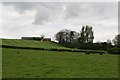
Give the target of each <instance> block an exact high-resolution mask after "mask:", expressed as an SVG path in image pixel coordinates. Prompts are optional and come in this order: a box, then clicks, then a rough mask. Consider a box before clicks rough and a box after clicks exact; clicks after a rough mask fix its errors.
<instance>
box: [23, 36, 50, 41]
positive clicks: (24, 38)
mask: <svg viewBox="0 0 120 80" xmlns="http://www.w3.org/2000/svg"><path fill="white" fill-rule="evenodd" d="M21 39H23V40H39V41H51V38H43V39H42V38H41V37H22V38H21Z"/></svg>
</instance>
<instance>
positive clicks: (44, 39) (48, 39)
mask: <svg viewBox="0 0 120 80" xmlns="http://www.w3.org/2000/svg"><path fill="white" fill-rule="evenodd" d="M42 41H51V38H43V39H42Z"/></svg>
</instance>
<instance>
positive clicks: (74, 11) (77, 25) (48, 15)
mask: <svg viewBox="0 0 120 80" xmlns="http://www.w3.org/2000/svg"><path fill="white" fill-rule="evenodd" d="M117 8H118V5H117V3H115V2H4V3H3V26H4V27H3V32H7V33H8V32H10V33H12V34H13V33H14V35H15V36H16V35H18V34H20V36H22V35H23V36H24V35H25V34H26V35H27V36H28V35H34V36H35V35H37V34H42V33H44V34H45V35H47V36H54V34H55V33H56V32H57V31H59V30H60V29H65V28H67V29H71V30H75V31H77V32H79V31H80V29H81V26H84V25H90V26H93V29H94V32H95V41H98V40H106V39H109V38H113V37H114V35H115V34H117V29H118V25H117V18H118V16H117V14H118V12H117ZM8 13H9V15H8ZM8 25H9V26H8ZM20 27H21V28H20ZM13 29H14V30H15V31H12V30H13ZM26 30H28V31H26ZM39 31H40V32H39ZM21 32H22V33H23V34H21ZM30 32H33V34H31V33H30ZM52 32H53V33H52ZM103 34H104V35H103ZM4 35H5V34H4ZM6 37H7V35H6Z"/></svg>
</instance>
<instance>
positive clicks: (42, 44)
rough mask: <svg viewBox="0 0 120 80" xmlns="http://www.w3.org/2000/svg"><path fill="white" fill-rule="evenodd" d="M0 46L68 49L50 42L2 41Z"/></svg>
mask: <svg viewBox="0 0 120 80" xmlns="http://www.w3.org/2000/svg"><path fill="white" fill-rule="evenodd" d="M2 45H10V46H18V47H33V48H47V49H50V48H55V49H69V48H66V47H63V46H60V45H59V44H56V43H53V42H50V41H34V40H20V39H2Z"/></svg>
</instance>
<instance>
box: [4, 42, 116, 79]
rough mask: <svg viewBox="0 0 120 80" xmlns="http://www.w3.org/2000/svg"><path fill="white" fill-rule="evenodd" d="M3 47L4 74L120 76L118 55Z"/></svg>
mask: <svg viewBox="0 0 120 80" xmlns="http://www.w3.org/2000/svg"><path fill="white" fill-rule="evenodd" d="M26 44H27V43H26ZM23 45H24V44H23ZM2 51H3V53H2V55H3V57H2V58H3V64H2V65H3V74H2V76H3V78H117V77H118V55H112V54H105V55H98V54H92V55H85V54H83V53H73V52H52V51H36V50H22V49H8V48H3V50H2ZM17 51H18V52H19V53H17Z"/></svg>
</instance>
